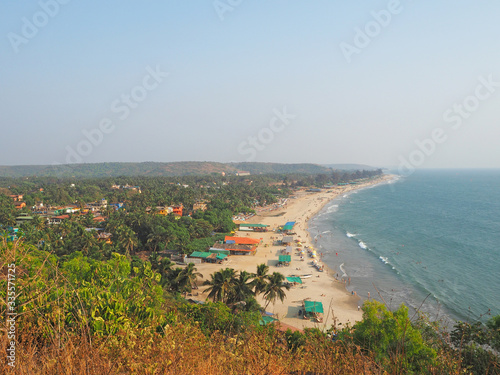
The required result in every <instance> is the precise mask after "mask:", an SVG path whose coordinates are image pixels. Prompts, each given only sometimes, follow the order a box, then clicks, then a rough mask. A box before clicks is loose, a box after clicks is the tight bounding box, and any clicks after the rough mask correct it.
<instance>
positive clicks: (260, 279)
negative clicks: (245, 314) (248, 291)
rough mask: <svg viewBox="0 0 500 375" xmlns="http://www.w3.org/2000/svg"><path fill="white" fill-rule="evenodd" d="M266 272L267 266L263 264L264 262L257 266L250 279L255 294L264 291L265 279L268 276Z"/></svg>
mask: <svg viewBox="0 0 500 375" xmlns="http://www.w3.org/2000/svg"><path fill="white" fill-rule="evenodd" d="M268 272H269V266H267V265H265V264H264V263H262V264H259V265H258V266H257V273H256V274H255V275H254V276H253V281H252V284H253V288H254V293H255V295H258V294H260V293H263V292H264V290H265V288H266V285H267V279H268V277H269V275H268Z"/></svg>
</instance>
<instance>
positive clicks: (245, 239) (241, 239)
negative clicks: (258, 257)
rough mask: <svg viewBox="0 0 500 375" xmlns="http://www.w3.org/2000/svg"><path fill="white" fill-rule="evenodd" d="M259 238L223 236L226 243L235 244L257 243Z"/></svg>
mask: <svg viewBox="0 0 500 375" xmlns="http://www.w3.org/2000/svg"><path fill="white" fill-rule="evenodd" d="M261 240H262V239H261V238H249V237H231V236H226V237H225V238H224V242H225V243H227V244H236V245H257V244H259V243H260V241H261Z"/></svg>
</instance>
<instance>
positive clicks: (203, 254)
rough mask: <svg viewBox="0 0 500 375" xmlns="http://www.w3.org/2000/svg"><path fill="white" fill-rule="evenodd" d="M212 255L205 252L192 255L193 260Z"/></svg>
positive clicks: (194, 252) (196, 252)
mask: <svg viewBox="0 0 500 375" xmlns="http://www.w3.org/2000/svg"><path fill="white" fill-rule="evenodd" d="M210 254H211V253H209V252H205V251H193V253H192V254H191V255H190V257H191V258H203V259H205V258H207V257H208V256H210Z"/></svg>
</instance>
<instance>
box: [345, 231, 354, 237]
mask: <svg viewBox="0 0 500 375" xmlns="http://www.w3.org/2000/svg"><path fill="white" fill-rule="evenodd" d="M345 235H346V236H347V237H349V238H351V237H354V236H355V234H352V233H349V232H347V233H346V234H345Z"/></svg>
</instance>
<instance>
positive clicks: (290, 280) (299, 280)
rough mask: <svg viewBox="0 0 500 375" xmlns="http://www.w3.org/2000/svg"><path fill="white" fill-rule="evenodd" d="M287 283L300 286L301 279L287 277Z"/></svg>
mask: <svg viewBox="0 0 500 375" xmlns="http://www.w3.org/2000/svg"><path fill="white" fill-rule="evenodd" d="M286 279H287V280H288V281H289V282H291V283H299V284H302V279H301V278H300V277H295V276H288V277H287V278H286Z"/></svg>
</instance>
